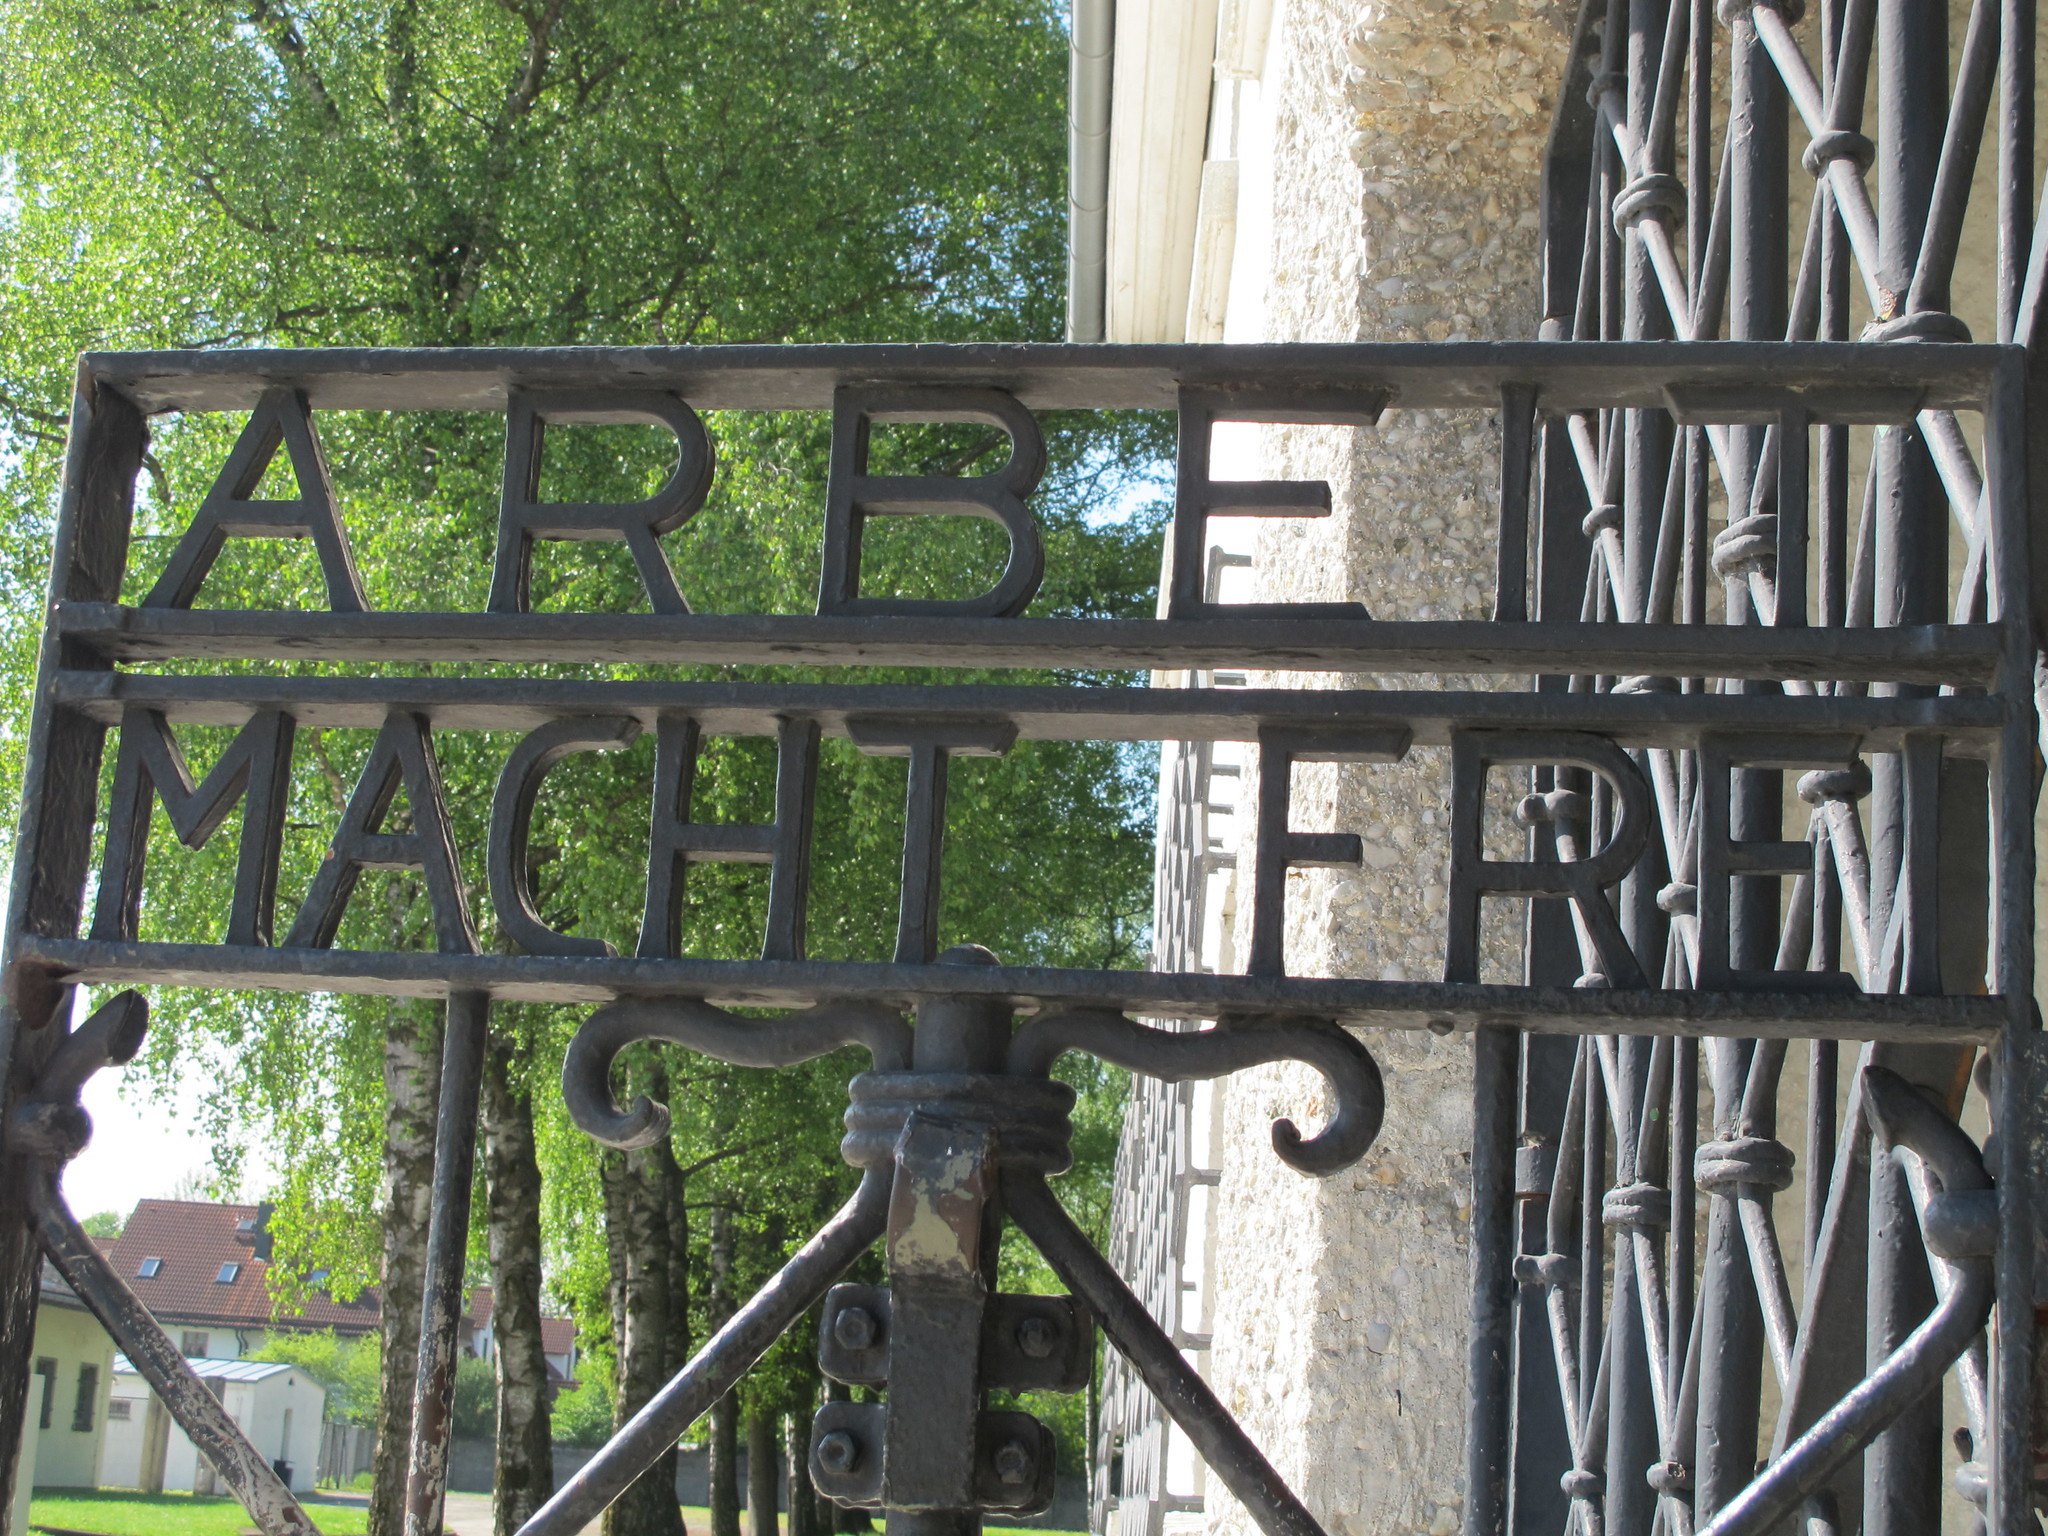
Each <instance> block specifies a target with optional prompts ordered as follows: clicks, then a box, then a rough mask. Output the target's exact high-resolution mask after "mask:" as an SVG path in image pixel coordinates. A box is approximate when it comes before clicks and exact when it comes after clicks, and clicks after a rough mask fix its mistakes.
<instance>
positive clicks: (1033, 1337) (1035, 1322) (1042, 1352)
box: [1017, 1317, 1059, 1360]
mask: <svg viewBox="0 0 2048 1536" xmlns="http://www.w3.org/2000/svg"><path fill="white" fill-rule="evenodd" d="M1058 1343H1059V1329H1057V1328H1055V1327H1054V1326H1053V1324H1052V1321H1051V1319H1049V1318H1043V1317H1027V1318H1025V1319H1024V1321H1023V1322H1021V1323H1019V1324H1018V1325H1017V1347H1018V1348H1019V1349H1021V1350H1022V1351H1024V1353H1025V1354H1026V1355H1028V1356H1030V1357H1031V1358H1032V1359H1033V1360H1045V1359H1049V1358H1050V1357H1051V1355H1052V1352H1053V1348H1054V1346H1056V1345H1057V1344H1058Z"/></svg>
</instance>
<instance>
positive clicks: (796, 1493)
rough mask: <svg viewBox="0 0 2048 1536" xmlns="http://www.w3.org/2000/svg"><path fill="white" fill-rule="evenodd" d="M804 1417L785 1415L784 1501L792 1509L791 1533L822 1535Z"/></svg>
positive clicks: (789, 1509)
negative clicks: (805, 1435) (809, 1466)
mask: <svg viewBox="0 0 2048 1536" xmlns="http://www.w3.org/2000/svg"><path fill="white" fill-rule="evenodd" d="M802 1435H803V1418H802V1416H801V1415H799V1414H794V1413H787V1414H784V1415H783V1416H782V1467H783V1471H784V1473H785V1475H786V1479H785V1486H784V1489H783V1498H782V1502H783V1505H784V1507H785V1508H786V1509H787V1510H788V1511H789V1536H818V1525H817V1513H818V1507H817V1504H816V1503H815V1501H814V1495H813V1494H812V1493H811V1479H810V1475H809V1473H808V1472H807V1471H806V1470H805V1463H806V1461H807V1460H808V1459H809V1451H808V1443H807V1441H806V1440H804V1439H803V1438H802Z"/></svg>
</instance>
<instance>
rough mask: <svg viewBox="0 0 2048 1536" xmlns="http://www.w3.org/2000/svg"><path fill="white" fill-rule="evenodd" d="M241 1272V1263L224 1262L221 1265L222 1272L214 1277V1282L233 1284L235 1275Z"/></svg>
mask: <svg viewBox="0 0 2048 1536" xmlns="http://www.w3.org/2000/svg"><path fill="white" fill-rule="evenodd" d="M241 1272H242V1266H241V1265H239V1264H223V1265H221V1267H220V1273H219V1274H217V1275H215V1276H214V1277H213V1283H214V1284H215V1285H233V1284H234V1283H235V1276H237V1275H239V1274H240V1273H241Z"/></svg>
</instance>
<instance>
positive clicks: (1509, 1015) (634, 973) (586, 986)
mask: <svg viewBox="0 0 2048 1536" xmlns="http://www.w3.org/2000/svg"><path fill="white" fill-rule="evenodd" d="M17 942H18V949H17V953H18V955H19V957H20V959H19V963H21V964H24V965H29V966H35V967H44V968H48V969H50V970H52V971H54V972H57V973H59V974H60V976H61V977H62V979H64V980H66V981H72V982H80V983H84V984H86V985H89V986H108V985H127V984H133V985H153V986H169V987H180V986H202V987H212V988H223V987H225V988H256V987H267V988H276V989H281V990H285V991H296V992H351V993H363V994H369V995H374V996H385V997H442V996H445V995H447V994H448V993H450V992H488V993H490V994H491V996H493V997H495V998H500V999H504V1000H507V1001H513V1002H537V1003H604V1002H609V1001H610V1000H612V999H613V998H615V997H699V998H703V999H705V1000H706V1001H709V1002H714V1003H717V1004H718V1005H720V1006H721V1007H732V1008H742V1007H747V1008H751V1007H764V1008H794V1007H804V1006H808V1005H809V1004H811V1003H813V1002H817V1001H819V1000H822V999H838V1000H854V999H859V1000H874V1001H881V1002H886V1003H889V1004H891V1005H892V1006H895V1007H900V1008H904V1009H909V1008H912V1007H915V1006H916V1005H917V1004H918V1003H920V1002H925V1001H931V1000H936V999H943V998H993V999H998V1000H1001V1001H1003V1002H1006V1003H1009V1004H1011V1005H1012V1006H1015V1007H1018V1008H1040V1007H1053V1006H1067V1005H1072V1006H1085V1007H1091V1008H1114V1009H1120V1010H1122V1011H1124V1012H1126V1013H1133V1014H1139V1015H1143V1016H1145V1017H1149V1018H1169V1019H1175V1018H1217V1017H1220V1016H1223V1015H1232V1016H1244V1015H1263V1016H1284V1017H1292V1018H1324V1019H1338V1020H1341V1021H1343V1022H1344V1023H1347V1024H1355V1025H1361V1026H1370V1027H1373V1028H1379V1029H1422V1028H1427V1027H1429V1026H1431V1025H1436V1026H1438V1027H1441V1026H1442V1025H1443V1024H1445V1023H1449V1024H1450V1025H1451V1026H1452V1027H1454V1028H1472V1027H1476V1026H1478V1025H1482V1024H1506V1025H1513V1026H1515V1027H1517V1028H1520V1029H1527V1030H1532V1031H1535V1032H1537V1033H1541V1034H1559V1035H1603V1034H1605V1035H1612V1034H1641V1035H1659V1034H1665V1035H1685V1036H1697V1037H1708V1038H1732V1039H1772V1040H1809V1039H1810V1040H1891V1041H1904V1042H1915V1043H1920V1044H1931V1043H1941V1044H1954V1045H1962V1044H1968V1043H1972V1042H1975V1043H1980V1044H1981V1043H1985V1042H1989V1041H1991V1040H1993V1039H1995V1038H1996V1037H1997V1035H1998V1033H1999V1030H2000V1027H2001V1026H2002V1025H2003V1024H2004V1023H2005V1021H2006V1017H2007V1012H2008V1010H2007V1009H2006V1007H2005V1005H2004V1003H2003V1002H2002V1001H2001V1000H1999V999H1998V998H1995V997H1975V996H1970V997H1903V996H1863V995H1860V994H1856V993H1849V994H1843V993H1806V992H1695V991H1643V992H1628V991H1618V990H1604V989H1595V988H1584V987H1527V986H1487V985H1478V984H1452V983H1447V982H1426V981H1366V980H1357V979H1351V978H1343V979H1331V978H1322V977H1308V976H1280V977H1272V976H1219V975H1213V974H1209V973H1206V972H1202V973H1194V972H1158V971H1084V970H1059V969H1054V968H1051V967H1041V966H1000V965H999V966H976V967H973V968H971V969H970V968H968V967H963V966H958V965H937V964H933V965H894V964H870V963H867V962H862V961H849V960H797V961H764V960H643V959H638V958H627V957H623V956H622V957H618V958H579V957H573V956H553V955H490V954H440V953H428V952H373V951H349V950H328V949H257V948H235V949H230V948H227V947H225V946H221V945H211V944H121V943H102V942H98V941H95V940H91V939H50V938H42V937H39V936H37V935H34V934H23V935H21V936H20V938H19V940H18V941H17Z"/></svg>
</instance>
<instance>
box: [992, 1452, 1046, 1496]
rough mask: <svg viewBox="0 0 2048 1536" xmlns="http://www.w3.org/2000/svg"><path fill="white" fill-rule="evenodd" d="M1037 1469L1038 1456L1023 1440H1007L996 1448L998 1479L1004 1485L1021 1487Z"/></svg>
mask: <svg viewBox="0 0 2048 1536" xmlns="http://www.w3.org/2000/svg"><path fill="white" fill-rule="evenodd" d="M1037 1469H1038V1458H1037V1457H1036V1456H1033V1455H1032V1454H1031V1447H1030V1446H1028V1445H1026V1444H1025V1443H1024V1442H1023V1441H1022V1440H1006V1441H1004V1442H1003V1444H1002V1445H1000V1446H998V1447H997V1448H996V1480H997V1481H998V1482H1000V1483H1002V1485H1003V1486H1004V1487H1006V1488H1017V1487H1021V1486H1022V1485H1023V1484H1025V1483H1028V1482H1030V1481H1031V1475H1032V1473H1033V1472H1035V1471H1037Z"/></svg>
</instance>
